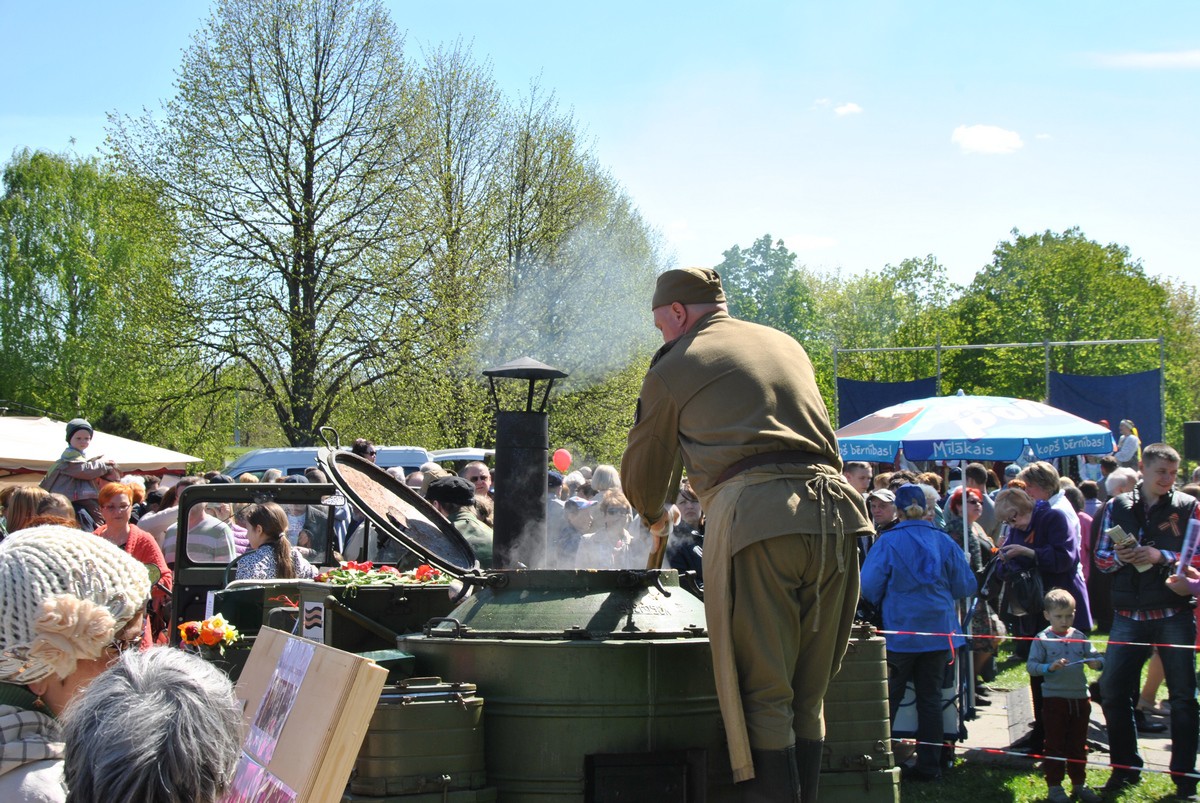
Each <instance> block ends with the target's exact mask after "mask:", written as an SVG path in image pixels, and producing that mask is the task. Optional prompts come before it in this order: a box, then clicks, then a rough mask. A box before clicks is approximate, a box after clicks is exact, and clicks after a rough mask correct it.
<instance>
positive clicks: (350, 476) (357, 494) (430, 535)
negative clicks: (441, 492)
mask: <svg viewBox="0 0 1200 803" xmlns="http://www.w3.org/2000/svg"><path fill="white" fill-rule="evenodd" d="M317 462H318V464H320V466H321V468H322V469H323V470H324V471H325V473H326V475H328V477H329V481H330V482H332V483H333V484H334V485H335V486H337V488H338V490H340V491H341V492H342V493H344V494H345V495H346V496H347V497H348V498H349V499H350V501H351V502H353V503H354V505H355V506H356V507H357V508H358V509H359V510H361V511H362V512H363V515H364V516H366V517H367V518H368V519H370V520H371V524H373V525H374V526H376V527H378V528H379V529H381V530H382V531H384V532H386V533H388V534H390V535H392V536H395V538H396V539H398V540H399V541H400V542H401V543H402V544H404V545H405V546H406V547H408V548H409V549H411V550H412V551H413V552H415V553H417V554H418V555H420V556H421V557H422V558H424V559H425V560H427V561H429V562H430V563H431V564H432V565H434V566H436V567H437V568H438V569H441V570H442V571H444V572H447V573H449V574H452V575H455V576H459V575H463V574H466V573H468V572H470V571H472V570H473V569H476V568H478V566H479V561H478V560H477V559H476V557H475V552H474V550H472V549H471V545H470V544H469V543H467V539H465V538H463V537H462V534H461V533H459V531H458V530H457V529H455V527H454V525H453V524H451V523H450V522H449V521H448V520H447V519H446V517H445V516H443V515H442V514H441V513H439V512H438V511H437V510H436V509H435V508H434V507H433V505H431V504H430V503H429V502H427V501H425V499H423V498H422V497H421V495H420V494H418V493H417V492H416V491H414V490H412V489H411V488H409V487H408V486H407V485H405V484H404V483H403V482H401V481H399V480H398V479H396V478H395V477H393V476H392V475H391V474H388V473H387V472H386V471H384V470H383V469H381V468H379V466H377V465H375V464H374V463H372V462H371V461H369V460H364V459H363V458H361V457H359V456H358V455H356V454H354V453H353V452H347V451H341V450H335V449H320V450H319V451H318V452H317Z"/></svg>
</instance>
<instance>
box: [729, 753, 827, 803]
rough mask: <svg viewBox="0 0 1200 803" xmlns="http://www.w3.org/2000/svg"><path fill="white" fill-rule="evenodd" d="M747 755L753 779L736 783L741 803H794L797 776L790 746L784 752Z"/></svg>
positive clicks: (795, 800) (798, 787) (797, 797)
mask: <svg viewBox="0 0 1200 803" xmlns="http://www.w3.org/2000/svg"><path fill="white" fill-rule="evenodd" d="M750 755H751V756H752V757H753V759H754V779H753V780H750V781H746V782H744V783H740V784H738V787H739V788H740V789H741V792H742V800H743V801H744V803H797V801H799V800H800V775H799V773H798V771H797V769H796V748H795V747H794V746H793V747H789V748H787V749H786V750H751V751H750ZM819 766H820V765H819V764H818V767H819ZM813 799H814V800H815V799H816V798H813Z"/></svg>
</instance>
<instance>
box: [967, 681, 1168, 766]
mask: <svg viewBox="0 0 1200 803" xmlns="http://www.w3.org/2000/svg"><path fill="white" fill-rule="evenodd" d="M990 699H991V701H992V704H991V705H990V706H982V707H980V708H978V709H977V711H978V716H977V717H976V718H975V719H973V720H970V721H968V722H967V723H966V724H967V738H966V739H964V740H963V741H962V742H961V743H960V744H959V745H958V748H959V749H958V757H959V758H960V759H964V760H966V761H967V762H968V763H973V764H982V763H988V764H995V765H1001V766H1006V767H1013V768H1017V769H1034V768H1036V767H1037V766H1038V762H1037V761H1035V760H1033V759H1029V758H1025V757H1024V756H1019V755H1013V754H1012V753H1011V751H1010V750H1009V748H1010V746H1011V745H1012V743H1013V742H1015V741H1017V740H1018V739H1020V738H1021V737H1022V736H1024V735H1025V734H1026V733H1028V732H1029V729H1030V724H1031V723H1032V722H1033V702H1032V700H1031V698H1030V696H1029V689H1028V688H1022V689H1014V690H1013V691H1009V692H1003V691H993V692H992V693H991V697H990ZM1148 719H1149V721H1151V722H1162V723H1164V724H1167V719H1166V718H1164V717H1159V716H1154V715H1149V716H1148ZM1088 741H1089V743H1090V745H1091V747H1092V752H1091V753H1090V754H1089V755H1088V763H1089V765H1090V768H1099V769H1107V768H1108V752H1107V749H1106V748H1107V745H1108V733H1107V731H1106V730H1105V728H1104V713H1103V712H1102V711H1101V710H1100V706H1099V705H1098V704H1096V703H1092V723H1091V726H1090V728H1089V731H1088ZM1138 748H1139V750H1140V751H1141V755H1142V759H1143V761H1145V765H1146V768H1147V769H1159V770H1166V769H1168V768H1169V767H1170V761H1171V739H1170V733H1169V731H1165V732H1163V733H1155V734H1138Z"/></svg>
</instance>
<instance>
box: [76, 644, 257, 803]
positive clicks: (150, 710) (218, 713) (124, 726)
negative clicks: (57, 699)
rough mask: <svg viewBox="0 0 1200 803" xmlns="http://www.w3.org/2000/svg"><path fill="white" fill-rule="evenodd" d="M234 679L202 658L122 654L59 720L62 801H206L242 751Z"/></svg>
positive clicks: (165, 652) (159, 651)
mask: <svg viewBox="0 0 1200 803" xmlns="http://www.w3.org/2000/svg"><path fill="white" fill-rule="evenodd" d="M241 719H242V715H241V707H240V706H239V705H238V702H237V700H236V699H235V698H234V696H233V686H232V685H231V684H230V682H229V678H227V677H226V676H225V675H224V674H223V673H222V672H221V671H220V670H218V669H217V668H215V667H214V666H213V665H212V664H210V663H208V662H207V661H205V660H203V659H201V658H199V657H197V656H195V655H190V654H188V653H184V652H181V651H180V650H173V649H170V648H168V647H157V648H154V649H150V650H147V651H145V652H136V651H132V650H131V651H129V652H126V653H124V654H123V655H122V656H121V660H120V661H118V662H117V663H116V664H114V665H113V666H112V667H111V668H110V669H109V670H108V671H107V672H105V673H104V674H102V675H100V676H99V677H98V678H96V680H94V681H93V682H92V684H91V686H89V687H88V689H87V691H86V692H85V693H84V694H83V695H81V696H80V697H79V698H78V699H77V700H76V701H75V702H74V703H73V704H72V705H71V707H70V708H68V709H67V713H66V715H65V717H64V722H63V735H64V738H65V741H66V745H67V749H66V763H65V767H64V774H65V776H66V781H67V789H68V792H67V803H110V802H111V801H114V800H137V801H139V803H215V802H216V801H217V800H220V799H221V798H222V797H223V796H224V794H225V791H226V789H227V787H228V786H229V783H230V780H231V779H232V778H233V771H234V767H235V766H236V764H237V760H238V754H239V753H240V750H241V736H240V725H241Z"/></svg>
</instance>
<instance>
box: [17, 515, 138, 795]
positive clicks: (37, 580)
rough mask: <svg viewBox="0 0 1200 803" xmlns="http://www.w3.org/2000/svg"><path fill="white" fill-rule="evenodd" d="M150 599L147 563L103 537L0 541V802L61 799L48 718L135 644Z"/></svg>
mask: <svg viewBox="0 0 1200 803" xmlns="http://www.w3.org/2000/svg"><path fill="white" fill-rule="evenodd" d="M149 596H150V576H149V575H148V574H147V572H146V567H145V566H143V565H142V564H141V563H139V562H138V561H136V560H135V559H134V558H132V557H130V556H129V555H128V554H126V553H125V552H122V551H121V550H120V549H118V548H117V547H115V546H113V545H112V544H110V543H108V542H107V541H105V540H104V539H103V538H95V537H93V536H91V535H89V534H86V533H80V532H79V530H73V529H70V528H67V527H58V526H45V527H34V528H31V529H26V530H21V531H19V532H15V533H13V534H12V535H10V536H9V537H8V538H6V539H4V542H3V543H0V801H4V803H19V802H20V801H35V802H36V803H57V802H58V801H62V800H64V799H65V792H64V790H63V787H62V758H63V740H62V738H61V734H60V730H59V723H58V720H57V717H58V716H59V715H60V714H62V713H63V711H64V710H65V709H66V708H67V707H68V706H69V704H70V703H71V701H72V700H73V699H75V698H76V697H77V696H78V695H79V694H80V692H81V690H82V689H83V688H84V687H85V686H87V685H88V683H90V682H91V681H92V679H93V678H95V677H97V676H98V675H100V674H101V673H102V672H103V671H104V670H105V669H106V668H107V667H108V665H109V663H110V662H111V661H113V660H114V659H115V658H116V656H117V654H118V653H120V652H122V651H124V650H129V649H130V648H136V647H138V646H140V645H141V643H142V616H143V613H142V612H143V611H144V610H145V608H146V601H147V599H148V598H149ZM135 710H138V709H135ZM118 799H120V798H113V800H118Z"/></svg>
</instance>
